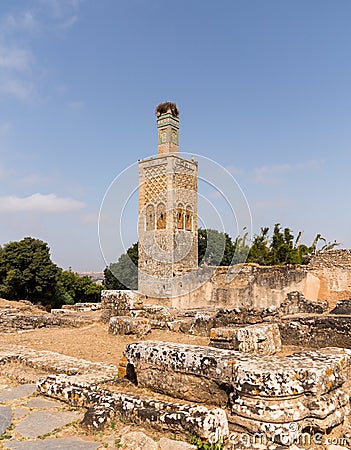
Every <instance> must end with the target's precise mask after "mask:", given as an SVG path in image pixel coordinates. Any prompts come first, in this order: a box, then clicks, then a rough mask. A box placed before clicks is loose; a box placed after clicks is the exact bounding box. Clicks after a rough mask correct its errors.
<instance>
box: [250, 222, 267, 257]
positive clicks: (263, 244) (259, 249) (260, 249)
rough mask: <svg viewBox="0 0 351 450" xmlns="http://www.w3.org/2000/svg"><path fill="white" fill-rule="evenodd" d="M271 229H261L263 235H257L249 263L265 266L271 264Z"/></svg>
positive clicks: (251, 249) (251, 248)
mask: <svg viewBox="0 0 351 450" xmlns="http://www.w3.org/2000/svg"><path fill="white" fill-rule="evenodd" d="M268 232H269V228H268V227H263V228H261V233H260V234H256V235H255V237H254V240H253V243H252V245H251V247H250V251H249V255H248V258H247V262H253V263H256V264H260V265H261V266H265V265H267V264H268V263H269V246H268V242H269V235H268Z"/></svg>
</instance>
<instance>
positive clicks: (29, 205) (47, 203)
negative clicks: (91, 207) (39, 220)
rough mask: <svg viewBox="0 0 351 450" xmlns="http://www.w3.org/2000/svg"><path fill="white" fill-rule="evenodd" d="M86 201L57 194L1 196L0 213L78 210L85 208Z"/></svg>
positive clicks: (48, 212) (51, 212)
mask: <svg viewBox="0 0 351 450" xmlns="http://www.w3.org/2000/svg"><path fill="white" fill-rule="evenodd" d="M85 206H86V205H85V203H83V202H81V201H79V200H75V199H73V198H65V197H58V196H57V195H55V194H47V195H44V194H39V193H36V194H32V195H30V196H29V197H22V198H21V197H17V196H2V197H0V213H12V212H35V213H43V214H56V213H66V212H72V211H77V210H80V209H82V208H84V207H85Z"/></svg>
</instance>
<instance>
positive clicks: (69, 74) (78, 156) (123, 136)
mask: <svg viewBox="0 0 351 450" xmlns="http://www.w3.org/2000/svg"><path fill="white" fill-rule="evenodd" d="M350 17H351V3H350V2H349V1H348V0H338V1H337V2H332V1H326V0H309V1H308V2H307V1H306V0H294V1H290V2H288V1H284V2H283V1H281V0H274V1H272V0H265V1H262V0H241V1H239V0H220V1H218V2H215V1H204V0H202V1H200V0H191V1H189V0H178V1H177V2H171V3H170V2H168V3H167V2H164V1H159V0H147V1H146V0H124V1H122V0H119V1H116V0H99V1H97V0H27V1H22V0H16V1H15V2H14V1H13V0H1V3H0V102H1V105H0V187H1V191H0V243H1V244H4V243H6V242H9V241H13V240H19V239H21V238H23V237H24V236H34V237H38V238H40V239H43V240H44V241H46V242H48V244H49V245H50V248H51V253H52V257H53V259H54V261H55V262H56V263H57V264H59V265H60V266H62V267H64V268H67V267H68V266H72V268H73V269H74V270H79V271H82V270H101V269H103V267H104V265H105V263H104V260H103V258H102V256H101V252H100V248H99V241H98V233H97V216H98V212H99V208H100V204H101V201H102V199H103V197H104V194H105V192H106V190H107V188H108V186H109V185H110V183H111V182H112V180H113V179H114V178H115V177H116V176H117V175H118V174H119V173H120V172H121V171H123V170H124V169H125V168H126V167H128V166H130V165H131V164H133V163H134V162H135V161H137V160H138V159H143V158H146V157H148V156H151V155H153V154H155V153H156V151H157V139H156V137H157V135H156V125H155V116H154V108H155V106H156V105H157V104H158V103H160V102H162V101H168V100H170V101H175V102H176V103H177V105H178V107H179V109H180V114H181V129H180V146H181V149H182V150H183V151H185V152H190V153H195V154H200V155H203V156H204V157H208V158H211V159H213V160H215V161H216V162H217V163H219V164H220V165H222V166H224V167H226V168H227V169H228V170H230V171H231V172H232V174H233V175H234V177H235V178H236V180H237V182H238V183H239V185H240V186H241V188H242V190H243V192H244V193H245V196H246V198H247V201H248V203H249V205H250V209H251V213H252V222H253V231H254V232H258V231H259V229H260V227H262V226H273V224H274V223H276V222H280V223H281V224H282V225H283V226H289V227H291V228H292V229H293V231H294V232H295V234H297V233H298V231H300V230H301V231H303V232H304V235H303V240H304V241H305V242H306V243H309V242H311V241H312V240H313V238H314V237H315V235H316V234H317V233H321V234H322V235H323V236H324V237H325V238H326V239H327V240H328V241H333V240H334V239H336V240H337V241H338V242H341V243H342V247H351V235H350V218H351V211H350V208H349V202H348V195H350V193H351V189H350V187H351V181H350V180H351V178H350V176H349V171H350V166H351V156H350V144H351V127H350V120H351V89H350V80H351V57H350V56H351V27H350ZM200 170H201V168H200ZM200 213H201V211H200ZM133 222H134V219H133V217H131V225H130V233H129V235H128V239H129V240H130V242H126V245H128V244H130V243H131V242H132V241H135V240H136V238H137V236H136V226H135V224H134V223H133ZM225 226H226V229H227V230H228V232H229V233H230V234H233V232H232V226H231V224H230V223H226V224H225ZM128 239H127V241H128Z"/></svg>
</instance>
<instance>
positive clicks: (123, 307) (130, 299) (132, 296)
mask: <svg viewBox="0 0 351 450" xmlns="http://www.w3.org/2000/svg"><path fill="white" fill-rule="evenodd" d="M144 299H145V296H144V295H142V294H140V292H137V291H128V290H105V291H101V310H102V311H101V321H102V322H108V321H109V320H110V318H111V317H114V316H130V315H131V311H134V310H138V309H142V307H143V304H144Z"/></svg>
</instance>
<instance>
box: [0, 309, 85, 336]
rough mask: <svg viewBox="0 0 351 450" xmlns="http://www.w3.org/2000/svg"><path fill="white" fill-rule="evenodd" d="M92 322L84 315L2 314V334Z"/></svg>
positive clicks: (78, 325) (0, 328) (0, 323)
mask: <svg viewBox="0 0 351 450" xmlns="http://www.w3.org/2000/svg"><path fill="white" fill-rule="evenodd" d="M91 322H92V320H91V319H88V318H86V317H83V316H82V315H78V314H70V315H68V316H66V314H63V315H57V314H22V313H16V314H10V313H8V314H7V313H2V314H1V320H0V333H10V332H15V331H18V330H33V329H35V328H44V327H48V328H51V327H81V326H83V325H86V324H87V323H91Z"/></svg>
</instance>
